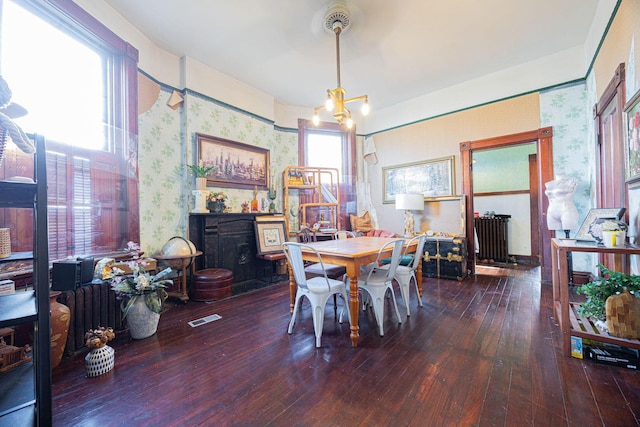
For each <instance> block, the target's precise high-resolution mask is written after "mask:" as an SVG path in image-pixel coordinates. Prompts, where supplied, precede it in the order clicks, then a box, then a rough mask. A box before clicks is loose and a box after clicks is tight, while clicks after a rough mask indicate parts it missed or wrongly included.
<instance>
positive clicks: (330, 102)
mask: <svg viewBox="0 0 640 427" xmlns="http://www.w3.org/2000/svg"><path fill="white" fill-rule="evenodd" d="M333 107H334V105H333V98H332V97H331V95H327V100H326V101H325V103H324V108H326V109H327V111H329V112H331V111H333Z"/></svg>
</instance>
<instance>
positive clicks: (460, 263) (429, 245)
mask: <svg viewBox="0 0 640 427" xmlns="http://www.w3.org/2000/svg"><path fill="white" fill-rule="evenodd" d="M422 275H423V276H427V277H435V278H438V279H456V280H463V279H464V278H465V277H467V238H466V237H449V238H447V237H427V240H426V242H425V244H424V256H423V257H422Z"/></svg>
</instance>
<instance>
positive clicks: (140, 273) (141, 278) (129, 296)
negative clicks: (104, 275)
mask: <svg viewBox="0 0 640 427" xmlns="http://www.w3.org/2000/svg"><path fill="white" fill-rule="evenodd" d="M143 264H144V261H140V260H135V261H130V262H128V263H127V266H128V267H129V268H131V271H132V272H133V273H132V274H130V275H129V274H128V275H124V274H123V273H124V272H123V271H122V270H120V269H119V268H117V267H113V273H114V276H113V278H112V282H111V289H112V290H113V291H115V292H116V298H117V299H119V300H121V303H120V308H121V309H122V313H123V316H122V317H123V318H125V317H127V313H129V309H130V308H131V307H132V306H133V304H134V303H135V302H136V299H137V298H139V297H143V298H144V300H145V303H146V305H147V307H149V309H150V310H151V311H153V312H154V313H160V311H161V310H162V302H163V301H164V300H165V299H167V291H165V288H166V287H167V285H170V284H172V283H173V282H172V281H171V280H169V279H165V277H167V276H168V275H169V274H170V273H171V271H172V269H171V267H167V268H165V269H164V270H162V271H161V272H160V273H158V274H156V275H155V276H151V275H150V274H149V273H148V272H147V271H146V270H145V269H144V265H143Z"/></svg>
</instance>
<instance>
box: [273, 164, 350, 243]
mask: <svg viewBox="0 0 640 427" xmlns="http://www.w3.org/2000/svg"><path fill="white" fill-rule="evenodd" d="M282 184H283V185H282V191H283V193H284V194H283V198H282V200H283V202H282V203H283V207H282V209H283V212H284V214H285V215H284V216H285V222H286V226H287V231H288V233H289V236H295V235H296V233H297V231H299V229H300V226H301V225H304V224H308V222H309V221H308V220H309V219H311V218H313V217H314V215H315V216H316V217H319V216H320V215H324V214H325V213H326V214H327V216H325V217H324V219H323V220H324V221H327V222H326V223H325V224H323V227H322V228H328V229H335V230H340V176H339V172H338V169H335V168H321V167H311V166H287V167H286V168H285V169H284V171H283V172H282ZM292 193H295V194H297V196H298V198H299V199H298V200H301V199H302V200H304V201H303V202H300V203H299V205H298V210H297V214H296V215H297V218H298V221H297V226H294V225H295V221H294V220H293V217H294V215H293V213H292V212H291V210H292V209H293V208H290V207H289V200H290V197H291V195H292ZM317 220H318V219H317V218H316V220H314V221H313V222H314V223H315V222H317ZM308 225H309V226H312V225H313V223H311V224H308ZM320 232H322V230H320Z"/></svg>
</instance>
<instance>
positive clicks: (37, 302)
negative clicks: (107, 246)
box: [0, 135, 51, 425]
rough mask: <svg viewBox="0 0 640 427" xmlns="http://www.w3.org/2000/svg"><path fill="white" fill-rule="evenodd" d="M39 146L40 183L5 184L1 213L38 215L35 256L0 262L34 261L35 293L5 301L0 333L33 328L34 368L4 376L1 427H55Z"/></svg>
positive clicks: (41, 151)
mask: <svg viewBox="0 0 640 427" xmlns="http://www.w3.org/2000/svg"><path fill="white" fill-rule="evenodd" d="M29 137H30V138H31V139H33V140H34V141H35V144H36V154H35V156H34V163H35V164H34V171H35V172H34V181H35V182H33V183H29V182H7V181H1V182H0V208H9V209H14V208H18V209H33V252H19V253H14V254H12V255H11V256H10V257H8V258H3V259H0V262H11V261H18V260H25V259H33V286H32V290H28V291H17V292H16V293H14V294H8V295H0V328H4V327H10V326H17V325H22V324H31V325H32V326H33V330H34V337H33V350H32V357H33V362H29V363H27V364H24V365H21V366H19V367H18V368H14V369H12V370H10V371H7V372H4V373H2V374H1V375H0V390H3V392H2V393H0V425H47V424H49V423H50V422H51V342H50V338H49V333H50V332H49V331H50V321H49V248H48V238H47V182H46V176H47V174H46V171H47V166H46V151H45V141H44V137H42V136H41V135H30V136H29Z"/></svg>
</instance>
